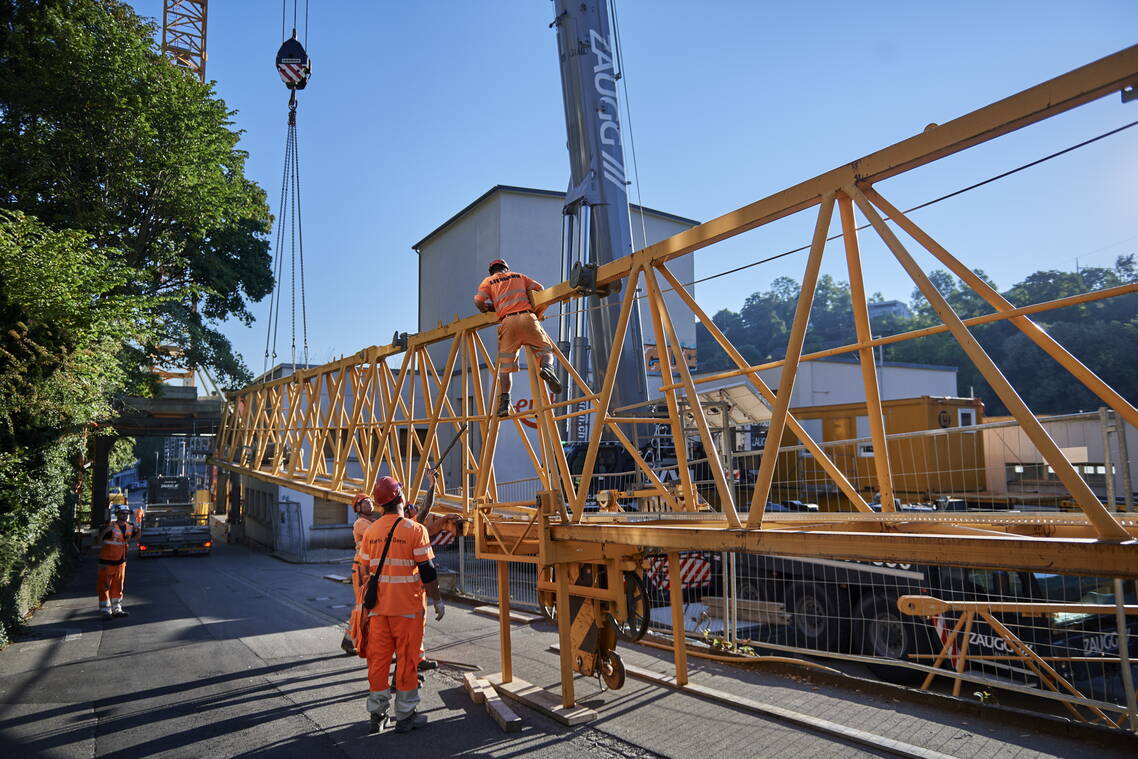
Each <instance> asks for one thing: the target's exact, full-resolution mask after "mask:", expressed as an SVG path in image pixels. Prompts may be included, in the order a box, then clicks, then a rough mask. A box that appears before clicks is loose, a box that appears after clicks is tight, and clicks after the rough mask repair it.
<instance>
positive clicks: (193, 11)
mask: <svg viewBox="0 0 1138 759" xmlns="http://www.w3.org/2000/svg"><path fill="white" fill-rule="evenodd" d="M208 10H209V0H164V2H163V4H162V52H163V54H165V55H168V56H169V57H170V60H172V61H173V62H174V64H175V65H177V66H181V67H182V68H184V69H188V70H189V71H191V72H193V74H194V75H195V76H196V77H197V78H198V81H201V82H204V81H205V64H206V59H207V55H206V46H205V45H206V15H207V11H208Z"/></svg>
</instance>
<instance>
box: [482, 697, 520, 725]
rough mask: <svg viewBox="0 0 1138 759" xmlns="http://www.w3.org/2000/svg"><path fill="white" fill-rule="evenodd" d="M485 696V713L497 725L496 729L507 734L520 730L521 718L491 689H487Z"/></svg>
mask: <svg viewBox="0 0 1138 759" xmlns="http://www.w3.org/2000/svg"><path fill="white" fill-rule="evenodd" d="M485 696H486V697H485V701H484V703H485V704H486V713H487V714H489V715H490V718H491V719H493V720H494V721H495V722H497V723H498V727H500V728H502V730H503V731H504V732H507V733H516V732H518V731H520V730H521V729H522V718H521V717H519V716H518V713H517V712H515V711H514V710H513V709H511V708H510V707H509V706H508V705H507V704H506V702H505V701H503V700H502V699H501V698H499V697H498V694H497V692H495V690H494V689H493V688H487V689H486V691H485Z"/></svg>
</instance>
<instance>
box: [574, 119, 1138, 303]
mask: <svg viewBox="0 0 1138 759" xmlns="http://www.w3.org/2000/svg"><path fill="white" fill-rule="evenodd" d="M1134 126H1138V121H1131V122H1130V123H1129V124H1123V125H1122V126H1120V127H1117V128H1115V129H1111V130H1110V131H1107V132H1103V133H1102V134H1100V135H1097V136H1095V137H1091V138H1090V139H1087V140H1083V141H1082V142H1079V143H1076V144H1074V145H1071V146H1069V147H1066V148H1063V149H1062V150H1057V151H1055V152H1054V153H1050V154H1048V155H1045V156H1043V157H1042V158H1037V159H1036V160H1034V161H1029V162H1028V163H1025V164H1023V165H1021V166H1017V167H1016V168H1014V169H1009V170H1008V171H1004V172H1001V173H999V174H996V175H994V176H991V177H989V178H987V179H984V180H982V181H980V182H976V183H974V184H970V185H968V186H967V187H962V188H960V189H959V190H953V191H952V192H949V193H946V194H944V195H941V196H939V197H936V198H933V199H932V200H926V201H925V202H924V203H919V204H917V205H915V206H913V207H911V208H909V209H907V210H905V211H903V212H902V213H905V214H909V213H912V212H913V211H919V210H921V209H923V208H928V207H929V206H931V205H935V204H937V203H940V202H942V201H945V200H948V199H949V198H954V197H956V196H957V195H962V194H963V193H966V192H970V191H972V190H975V189H977V188H980V187H983V186H984V185H987V184H991V183H992V182H996V181H998V180H1000V179H1004V178H1006V177H1010V176H1012V175H1013V174H1018V173H1019V172H1021V171H1024V170H1026V169H1030V168H1032V167H1033V166H1038V165H1039V164H1041V163H1046V162H1047V161H1050V160H1052V159H1053V158H1058V157H1059V156H1062V155H1066V154H1067V153H1070V152H1072V151H1074V150H1078V149H1079V148H1083V147H1086V146H1087V145H1091V144H1093V143H1095V142H1098V141H1099V140H1103V139H1106V138H1107V137H1111V136H1113V135H1116V134H1118V133H1119V132H1123V131H1125V130H1127V129H1130V128H1131V127H1134ZM885 220H886V221H888V220H889V217H885ZM870 226H871V225H870V224H868V223H867V224H862V225H861V226H859V227H857V230H858V231H859V232H860V231H861V230H863V229H868V228H869V227H870ZM841 236H842V235H841V234H836V235H832V236H830V237H827V238H826V242H831V241H833V240H837V239H839V238H840V237H841ZM1131 239H1133V238H1131ZM1123 242H1125V241H1123ZM645 243H646V244H647V241H645ZM1116 244H1118V243H1116ZM1108 247H1109V246H1108ZM809 249H810V245H809V243H807V244H806V245H802V246H799V247H797V248H794V249H792V250H787V251H784V252H782V253H776V254H775V255H773V256H767V257H765V258H760V259H758V260H757V261H752V262H750V263H746V264H743V265H741V266H736V267H734V268H731V269H726V270H724V271H721V272H717V273H715V274H709V275H708V276H706V277H700V278H699V279H693V280H692V281H691V282H685V283H684V287H691V286H693V285H698V284H700V283H701V282H709V281H711V280H713V279H719V278H720V277H726V276H727V275H728V274H735V273H737V272H740V271H744V270H746V269H752V268H754V267H756V266H759V265H761V264H765V263H770V262H771V261H776V260H778V259H780V258H785V257H787V256H790V255H793V254H795V253H801V252H803V251H805V250H809ZM671 291H672V288H670V287H669V288H664V289H662V292H671ZM636 297H637V299H638V300H639V299H642V298H645V297H647V296H646V295H638V296H636ZM602 307H603V306H586V307H584V308H581V309H578V310H575V311H567V312H565V314H566V315H568V314H575V313H582V312H585V311H591V310H594V309H596V308H602Z"/></svg>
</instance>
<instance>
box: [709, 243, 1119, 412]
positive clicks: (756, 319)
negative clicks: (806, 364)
mask: <svg viewBox="0 0 1138 759" xmlns="http://www.w3.org/2000/svg"><path fill="white" fill-rule="evenodd" d="M976 274H978V275H979V276H980V277H981V279H983V280H984V281H985V282H987V283H988V284H990V285H992V286H993V287H995V283H994V282H992V281H991V279H989V278H988V277H987V276H986V275H985V274H984V273H983V272H982V271H979V270H977V271H976ZM929 279H930V280H931V281H932V282H933V284H934V285H935V286H936V288H937V290H938V291H939V292H940V294H941V295H943V296H944V298H945V300H947V301H948V303H949V305H950V306H952V308H953V310H954V311H955V312H956V313H957V314H959V315H960V316H961V317H962V318H965V319H967V318H969V317H973V316H981V315H983V314H987V313H991V312H992V309H991V308H990V307H989V306H988V305H987V303H986V302H985V301H984V300H983V298H981V297H980V296H979V295H978V294H977V293H976V292H975V291H973V290H972V289H971V288H970V287H968V286H967V285H965V284H964V283H963V282H962V281H961V280H959V279H957V278H956V277H955V276H953V275H952V274H950V273H948V272H945V271H933V272H930V274H929ZM1134 282H1138V266H1136V265H1135V261H1134V256H1133V255H1129V256H1122V257H1120V258H1119V259H1118V260H1117V261H1116V262H1115V264H1114V266H1113V267H1110V268H1089V269H1081V270H1080V271H1078V272H1064V271H1037V272H1035V273H1033V274H1031V275H1029V276H1028V277H1026V278H1025V279H1024V280H1023V281H1022V282H1019V283H1017V284H1015V285H1013V286H1012V287H1011V288H1009V289H1008V290H1007V291H1006V292H1004V293H1003V295H1004V297H1006V298H1007V299H1008V300H1009V301H1011V302H1012V303H1013V304H1014V305H1016V306H1025V305H1029V304H1034V303H1042V302H1045V301H1050V300H1055V299H1058V298H1065V297H1068V296H1071V295H1077V294H1079V293H1084V292H1087V291H1089V290H1100V289H1103V288H1108V287H1117V286H1119V285H1124V284H1131V283H1134ZM799 290H800V286H799V284H798V283H797V282H795V281H794V280H792V279H789V278H787V277H780V278H779V279H777V280H775V281H774V282H773V283H772V284H771V287H770V289H768V290H766V291H763V292H756V293H753V294H752V295H751V296H750V297H748V298H747V299H746V301H744V303H743V307H742V308H741V309H740V310H739V311H738V312H734V311H730V310H728V309H724V310H722V311H720V312H719V313H717V314H715V316H714V317H712V320H713V321H714V322H715V324H716V326H717V327H719V328H720V329H721V330H723V332H724V333H725V334H726V335H727V337H728V338H730V339H731V341H732V342H733V343H734V344H735V346H736V347H737V348H739V350H740V351H741V352H742V354H743V356H744V358H746V359H747V360H748V361H749V362H750V363H752V364H758V363H763V362H766V361H773V360H778V359H781V358H782V357H783V356H784V355H785V352H786V343H787V338H788V331H789V329H790V325H791V324H792V323H793V320H794V311H795V308H796V307H797V303H798V296H799ZM880 299H881V297H880V294H875V295H874V297H873V298H871V299H870V300H871V301H872V300H880ZM909 306H910V311H911V315H910V316H909V317H908V318H899V317H897V316H884V317H881V318H875V319H874V320H873V331H874V334H875V335H877V336H882V335H892V334H897V333H900V332H905V331H909V330H916V329H922V328H925V327H931V326H936V325H939V324H940V323H941V321H940V318H939V317H938V316H937V315H936V313H935V312H934V311H933V309H932V306H931V305H930V304H929V302H928V301H927V300H926V299H925V297H924V296H923V295H922V294H921V293H920V291H919V290H914V291H913V294H912V298H911V301H910V304H909ZM1032 318H1033V319H1034V320H1035V321H1036V323H1037V324H1039V325H1040V326H1042V327H1043V328H1044V329H1045V330H1047V331H1048V332H1049V333H1050V334H1051V335H1052V336H1053V337H1054V338H1055V339H1056V340H1058V341H1059V343H1060V344H1062V345H1063V346H1064V347H1066V348H1067V349H1068V350H1069V351H1070V352H1071V353H1072V354H1074V355H1075V356H1076V357H1077V358H1078V359H1079V360H1080V361H1082V362H1083V363H1084V364H1086V365H1087V366H1088V367H1089V368H1090V369H1091V370H1092V371H1094V372H1095V373H1096V374H1098V375H1099V376H1100V377H1102V379H1104V380H1105V381H1106V382H1107V383H1108V384H1110V385H1111V386H1112V387H1114V389H1115V390H1117V391H1118V392H1120V393H1121V394H1122V395H1123V397H1126V398H1131V399H1134V398H1138V375H1136V373H1135V372H1134V369H1133V364H1134V362H1133V356H1135V355H1138V294H1135V293H1130V294H1127V295H1122V296H1118V297H1114V298H1108V299H1104V300H1099V301H1094V302H1091V303H1085V304H1082V305H1078V306H1069V307H1066V308H1062V309H1055V310H1052V311H1044V312H1042V313H1039V314H1037V315H1035V316H1033V317H1032ZM971 332H972V335H973V336H974V337H975V338H976V340H977V341H978V342H979V343H980V345H981V346H982V347H983V348H984V349H985V350H986V351H987V352H988V354H989V355H990V356H991V357H992V359H993V360H994V361H995V362H996V365H997V366H998V367H999V368H1000V370H1001V371H1002V372H1003V373H1004V375H1005V376H1006V377H1007V378H1008V379H1009V380H1010V381H1011V383H1012V386H1013V387H1015V388H1016V389H1017V391H1018V392H1019V393H1020V395H1021V396H1022V397H1023V399H1024V400H1025V401H1026V402H1027V405H1028V407H1030V408H1031V409H1032V410H1033V411H1034V412H1036V413H1064V412H1073V411H1079V410H1086V409H1092V408H1097V407H1098V406H1101V405H1102V402H1101V401H1100V400H1099V399H1098V398H1097V397H1096V396H1094V395H1093V394H1092V393H1091V392H1090V391H1089V390H1087V389H1086V388H1085V387H1083V385H1082V384H1081V383H1080V382H1078V380H1076V379H1074V378H1073V377H1072V376H1071V375H1070V374H1069V373H1068V372H1067V371H1066V370H1064V369H1063V368H1062V367H1060V366H1059V365H1058V364H1057V363H1056V362H1055V361H1054V360H1052V359H1051V358H1050V357H1049V356H1047V355H1046V354H1045V353H1044V352H1043V351H1042V350H1041V349H1040V348H1039V347H1038V346H1036V345H1035V343H1033V342H1031V341H1030V340H1029V339H1028V338H1027V337H1025V336H1024V334H1023V333H1022V332H1021V331H1020V330H1019V329H1017V328H1016V327H1015V325H1013V324H1011V323H1009V322H1006V321H1004V322H996V323H994V324H988V325H982V326H979V327H975V328H973V329H972V330H971ZM697 336H698V342H697V350H698V355H699V361H700V369H701V370H704V371H715V370H720V369H727V368H732V367H733V364H731V363H730V362H729V360H728V359H727V356H726V355H725V354H724V353H723V351H722V350H721V349H720V348H719V347H718V346H717V345H716V344H715V342H714V341H713V340H712V339H711V338H710V335H709V334H708V333H707V330H706V329H705V328H704V327H703V326H702V325H699V326H698V328H697ZM852 342H856V340H855V331H854V326H853V316H852V310H851V304H850V292H849V285H848V284H847V283H845V282H835V281H834V280H833V279H832V278H830V277H827V276H823V277H821V278H820V280H819V282H818V288H817V292H816V293H815V296H814V304H813V308H812V309H811V312H810V326H809V328H808V330H807V333H806V342H805V348H804V350H805V352H810V351H814V350H821V349H824V348H832V347H836V346H839V345H843V344H848V343H852ZM883 353H884V358H885V360H887V361H905V362H911V363H921V364H938V365H942V366H953V367H956V368H957V370H958V372H957V392H958V394H960V395H962V396H968V395H971V394H973V393H974V394H975V395H976V397H978V398H980V399H982V400H983V401H984V405H985V409H986V411H987V413H988V414H989V415H993V416H994V415H1001V414H1006V413H1008V412H1007V408H1006V407H1005V406H1004V404H1003V402H1002V401H1001V400H1000V399H999V397H998V396H997V395H996V394H995V392H994V391H993V390H992V389H991V387H989V385H988V383H987V382H986V381H985V380H984V378H983V376H981V374H980V373H979V372H978V371H977V370H976V368H975V367H974V366H973V365H972V362H971V361H970V360H969V359H968V357H967V355H966V354H965V353H964V351H963V349H961V347H960V345H959V344H958V343H957V342H956V340H955V339H954V338H953V337H952V336H951V335H950V334H947V333H944V334H938V335H931V336H927V337H922V338H918V339H915V340H907V341H903V342H900V343H895V344H893V345H890V346H886V347H885V348H884V351H883Z"/></svg>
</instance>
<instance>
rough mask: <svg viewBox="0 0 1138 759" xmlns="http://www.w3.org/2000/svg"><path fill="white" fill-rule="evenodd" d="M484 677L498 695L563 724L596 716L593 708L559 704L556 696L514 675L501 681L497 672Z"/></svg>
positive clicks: (581, 722) (578, 722)
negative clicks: (506, 680)
mask: <svg viewBox="0 0 1138 759" xmlns="http://www.w3.org/2000/svg"><path fill="white" fill-rule="evenodd" d="M486 679H487V680H489V681H490V684H491V685H492V686H494V689H495V690H497V691H498V693H499V694H500V695H502V696H505V697H506V698H512V699H513V700H515V701H517V702H518V703H521V704H525V705H526V706H528V707H529V708H531V709H534V710H536V711H539V712H541V713H542V714H544V715H546V716H547V717H552V718H553V719H555V720H557V721H558V722H560V723H561V724H563V725H569V726H570V727H572V726H573V725H581V724H584V723H585V722H592V721H593V720H595V719H596V718H597V712H596V710H595V709H588V708H586V707H583V706H571V707H564V706H562V705H561V699H560V698H559V697H558V696H555V695H553V694H552V693H550V692H549V691H547V690H545V689H543V688H539V687H537V686H536V685H533V684H532V683H528V682H526V681H525V680H519V679H518V678H516V677H515V678H514V679H513V681H512V682H509V683H503V682H502V676H501V674H499V673H494V674H492V675H486Z"/></svg>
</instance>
